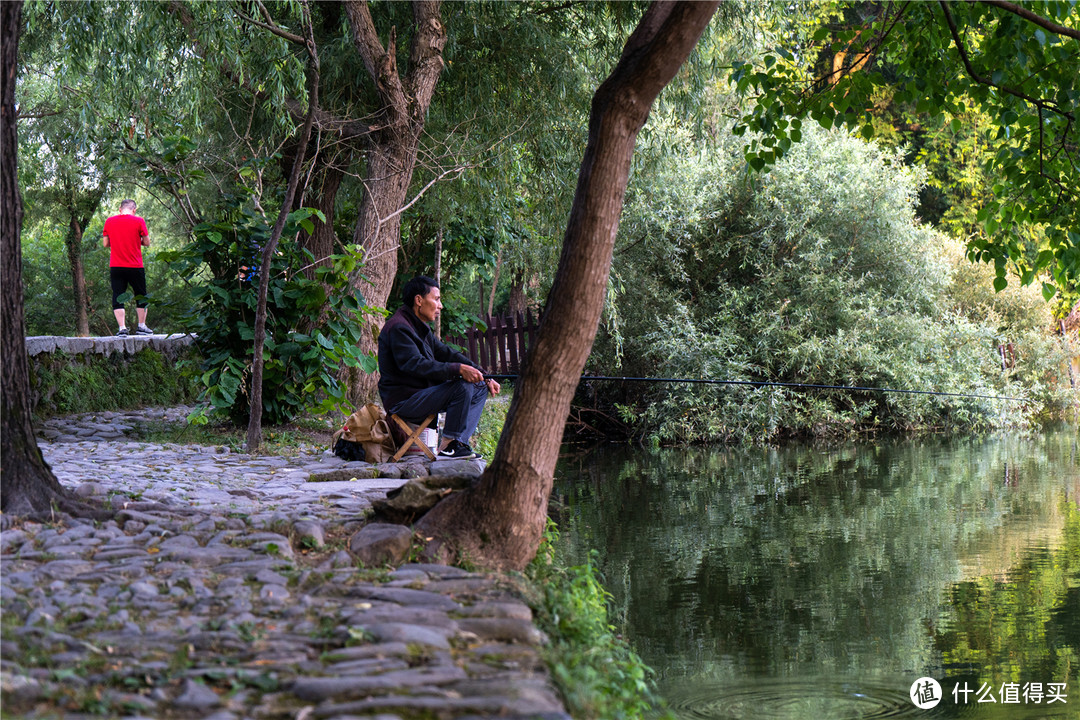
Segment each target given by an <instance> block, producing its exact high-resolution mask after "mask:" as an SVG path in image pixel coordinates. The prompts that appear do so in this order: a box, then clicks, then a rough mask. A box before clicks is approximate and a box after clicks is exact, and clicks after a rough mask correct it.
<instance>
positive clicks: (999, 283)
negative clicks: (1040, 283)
mask: <svg viewBox="0 0 1080 720" xmlns="http://www.w3.org/2000/svg"><path fill="white" fill-rule="evenodd" d="M1008 284H1009V281H1008V280H1006V279H1005V278H1004V277H1002V276H1001V275H998V276H997V277H996V278H994V290H996V291H997V292H1001V291H1002V290H1004V289H1005V288H1006V287H1007V286H1008ZM1043 292H1044V293H1045V292H1046V291H1045V290H1043Z"/></svg>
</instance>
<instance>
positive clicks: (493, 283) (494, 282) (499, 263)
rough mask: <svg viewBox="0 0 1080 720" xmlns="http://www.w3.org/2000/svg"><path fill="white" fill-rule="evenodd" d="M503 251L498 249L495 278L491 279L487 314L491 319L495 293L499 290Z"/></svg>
mask: <svg viewBox="0 0 1080 720" xmlns="http://www.w3.org/2000/svg"><path fill="white" fill-rule="evenodd" d="M502 264H503V251H502V248H499V257H498V258H496V260H495V276H494V277H493V278H491V294H490V296H489V297H488V304H487V314H488V317H491V316H492V315H494V314H495V291H496V290H498V289H499V273H500V272H501V271H502Z"/></svg>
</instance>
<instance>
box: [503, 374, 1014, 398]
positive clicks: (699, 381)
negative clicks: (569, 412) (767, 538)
mask: <svg viewBox="0 0 1080 720" xmlns="http://www.w3.org/2000/svg"><path fill="white" fill-rule="evenodd" d="M484 377H485V378H491V379H493V380H516V379H517V378H518V376H517V375H485V376H484ZM587 380H611V381H615V382H656V383H661V382H662V383H692V384H702V385H748V386H750V387H785V388H802V389H807V390H858V391H863V392H881V393H900V394H907V395H942V396H945V397H959V398H978V399H981V400H1012V401H1014V402H1025V403H1029V402H1034V401H1033V400H1031V399H1030V398H1020V397H1009V396H1006V395H974V394H970V393H951V392H938V391H936V390H901V389H899V388H883V387H862V386H859V385H812V384H809V383H785V382H767V381H758V380H709V379H702V378H649V377H615V376H611V375H582V376H581V378H580V381H581V382H585V381H587Z"/></svg>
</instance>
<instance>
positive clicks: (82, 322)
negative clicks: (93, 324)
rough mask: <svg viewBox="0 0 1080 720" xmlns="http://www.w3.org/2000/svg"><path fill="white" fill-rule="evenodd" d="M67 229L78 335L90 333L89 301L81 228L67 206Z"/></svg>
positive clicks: (71, 209) (85, 335) (69, 265)
mask: <svg viewBox="0 0 1080 720" xmlns="http://www.w3.org/2000/svg"><path fill="white" fill-rule="evenodd" d="M69 210H70V212H71V214H70V215H69V218H68V231H67V235H66V236H65V237H64V244H65V245H66V246H67V256H68V267H70V268H71V294H72V296H73V297H72V299H73V300H74V301H75V334H76V335H78V336H79V337H88V336H89V335H90V317H89V315H88V313H87V307H88V305H89V303H88V302H87V299H86V273H85V272H83V261H82V239H83V229H82V225H81V224H80V223H79V218H78V217H77V216H76V212H75V209H74V208H69Z"/></svg>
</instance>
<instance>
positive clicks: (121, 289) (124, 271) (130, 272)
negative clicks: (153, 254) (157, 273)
mask: <svg viewBox="0 0 1080 720" xmlns="http://www.w3.org/2000/svg"><path fill="white" fill-rule="evenodd" d="M109 282H110V283H112V306H113V310H119V309H120V308H122V307H124V305H123V303H121V302H118V301H117V299H116V298H118V297H120V296H121V295H123V294H124V293H125V292H126V291H127V289H128V286H129V285H130V286H131V292H132V294H133V295H135V305H136V306H137V307H141V308H144V307H146V306H147V305H149V304H150V303H149V301H148V300H147V299H146V269H145V268H133V267H111V268H109Z"/></svg>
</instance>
